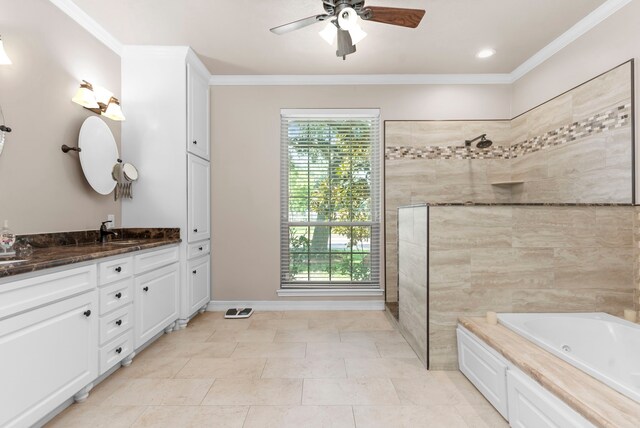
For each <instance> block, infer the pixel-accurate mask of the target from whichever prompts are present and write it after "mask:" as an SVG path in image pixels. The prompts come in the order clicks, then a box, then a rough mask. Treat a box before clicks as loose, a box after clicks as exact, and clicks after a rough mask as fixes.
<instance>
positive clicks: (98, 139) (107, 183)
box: [78, 116, 118, 195]
mask: <svg viewBox="0 0 640 428" xmlns="http://www.w3.org/2000/svg"><path fill="white" fill-rule="evenodd" d="M78 147H79V148H81V149H82V150H81V151H80V153H79V156H80V165H81V166H82V172H84V176H85V177H86V179H87V181H88V182H89V184H90V185H91V187H93V190H95V191H96V192H98V193H100V194H101V195H108V194H109V193H111V192H113V189H114V188H115V187H116V182H115V181H114V180H113V176H112V175H111V173H112V171H113V165H115V164H116V163H117V162H118V146H116V140H115V138H113V134H112V133H111V129H109V127H108V126H107V124H106V123H104V121H103V120H102V119H100V118H98V117H95V116H91V117H89V118H87V120H85V121H84V123H83V124H82V127H81V128H80V136H79V137H78Z"/></svg>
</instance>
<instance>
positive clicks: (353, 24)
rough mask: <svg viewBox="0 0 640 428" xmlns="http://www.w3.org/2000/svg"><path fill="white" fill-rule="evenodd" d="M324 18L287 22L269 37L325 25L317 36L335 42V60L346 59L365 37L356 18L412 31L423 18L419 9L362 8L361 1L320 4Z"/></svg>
mask: <svg viewBox="0 0 640 428" xmlns="http://www.w3.org/2000/svg"><path fill="white" fill-rule="evenodd" d="M321 1H322V6H323V7H324V11H325V13H324V14H320V15H313V16H310V17H308V18H304V19H300V20H298V21H293V22H289V23H288V24H284V25H280V26H278V27H274V28H272V29H271V32H272V33H275V34H279V35H281V34H285V33H289V32H291V31H294V30H299V29H300V28H304V27H307V26H309V25H312V24H315V23H316V22H323V21H328V24H327V26H326V27H325V29H324V30H322V31H321V32H320V36H321V37H322V38H323V39H324V40H325V41H326V42H327V43H329V44H331V45H332V44H333V43H334V42H335V41H336V39H337V41H338V49H337V50H336V56H338V57H342V59H346V56H347V55H349V54H352V53H354V52H355V51H356V43H358V42H359V41H360V40H362V39H363V38H364V37H365V36H366V35H367V33H365V32H364V31H362V29H361V28H360V25H359V24H358V17H359V18H361V19H363V20H365V21H373V22H380V23H383V24H391V25H399V26H401V27H408V28H416V27H417V26H418V25H419V24H420V21H421V20H422V17H423V16H424V14H425V11H424V10H423V9H403V8H396V7H379V6H365V5H364V0H321Z"/></svg>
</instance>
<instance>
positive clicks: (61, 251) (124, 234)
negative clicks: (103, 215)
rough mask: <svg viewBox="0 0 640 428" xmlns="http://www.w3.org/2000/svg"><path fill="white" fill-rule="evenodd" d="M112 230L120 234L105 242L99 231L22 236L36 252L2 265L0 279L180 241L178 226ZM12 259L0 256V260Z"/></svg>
mask: <svg viewBox="0 0 640 428" xmlns="http://www.w3.org/2000/svg"><path fill="white" fill-rule="evenodd" d="M111 230H112V231H113V232H116V233H117V234H118V235H117V236H116V237H115V239H111V237H110V239H109V242H107V243H105V244H101V243H99V242H98V237H99V232H98V231H97V230H87V231H79V232H62V233H46V234H34V235H19V236H18V237H17V238H18V241H22V242H28V243H29V244H30V245H31V246H32V248H33V254H31V255H30V256H29V257H19V256H18V257H15V258H14V259H15V260H25V261H22V262H17V261H16V262H15V263H6V264H0V278H6V277H9V276H13V275H19V274H22V273H28V272H35V271H38V270H42V269H48V268H53V267H56V266H64V265H68V264H72V263H79V262H86V261H90V260H95V259H99V258H104V257H111V256H117V255H120V254H126V253H130V252H133V251H140V250H147V249H150V248H155V247H161V246H164V245H171V244H178V243H180V242H181V239H180V229H177V228H176V229H111ZM10 260H11V259H2V258H0V263H2V262H5V261H10Z"/></svg>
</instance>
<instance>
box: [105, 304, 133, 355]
mask: <svg viewBox="0 0 640 428" xmlns="http://www.w3.org/2000/svg"><path fill="white" fill-rule="evenodd" d="M131 327H133V305H127V306H125V307H124V308H122V309H118V310H117V311H115V312H114V313H112V314H109V315H106V316H104V317H102V318H100V344H101V345H103V344H105V343H107V342H108V341H110V340H111V339H114V338H115V337H118V336H120V335H121V334H122V333H124V332H125V331H127V330H130V329H131Z"/></svg>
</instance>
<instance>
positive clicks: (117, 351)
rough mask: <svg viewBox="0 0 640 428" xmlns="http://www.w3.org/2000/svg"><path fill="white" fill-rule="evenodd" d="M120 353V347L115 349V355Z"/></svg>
mask: <svg viewBox="0 0 640 428" xmlns="http://www.w3.org/2000/svg"><path fill="white" fill-rule="evenodd" d="M121 352H122V346H121V347H119V348H118V349H116V354H119V353H121Z"/></svg>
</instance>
